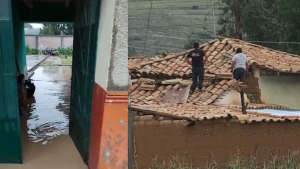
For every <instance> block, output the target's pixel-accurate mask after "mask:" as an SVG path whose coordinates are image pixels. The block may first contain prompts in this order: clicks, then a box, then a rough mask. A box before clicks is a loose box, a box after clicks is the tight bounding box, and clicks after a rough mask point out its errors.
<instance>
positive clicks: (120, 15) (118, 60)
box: [108, 0, 128, 91]
mask: <svg viewBox="0 0 300 169" xmlns="http://www.w3.org/2000/svg"><path fill="white" fill-rule="evenodd" d="M112 40H113V41H112V51H111V59H110V67H109V81H108V90H109V91H127V90H128V87H127V86H128V0H117V1H116V9H115V25H114V30H113V39H112Z"/></svg>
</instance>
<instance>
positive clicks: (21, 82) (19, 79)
mask: <svg viewBox="0 0 300 169" xmlns="http://www.w3.org/2000/svg"><path fill="white" fill-rule="evenodd" d="M17 82H18V101H19V111H20V114H27V111H26V107H27V105H26V102H25V100H24V92H25V75H24V74H19V75H18V77H17Z"/></svg>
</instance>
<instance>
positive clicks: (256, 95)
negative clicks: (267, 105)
mask: <svg viewBox="0 0 300 169" xmlns="http://www.w3.org/2000/svg"><path fill="white" fill-rule="evenodd" d="M258 80H259V79H258V78H257V77H255V76H254V75H253V74H251V75H249V76H248V77H247V78H246V84H247V86H248V88H247V89H246V91H245V92H246V94H247V97H248V98H249V100H250V102H251V103H261V100H260V97H261V92H260V89H259V84H258Z"/></svg>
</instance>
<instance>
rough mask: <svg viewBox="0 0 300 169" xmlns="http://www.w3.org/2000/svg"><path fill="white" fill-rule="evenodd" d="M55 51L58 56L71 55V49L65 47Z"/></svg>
mask: <svg viewBox="0 0 300 169" xmlns="http://www.w3.org/2000/svg"><path fill="white" fill-rule="evenodd" d="M57 51H58V53H59V54H60V55H69V56H72V55H73V48H72V47H67V48H57Z"/></svg>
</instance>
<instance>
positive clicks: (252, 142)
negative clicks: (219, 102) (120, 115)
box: [134, 116, 300, 169]
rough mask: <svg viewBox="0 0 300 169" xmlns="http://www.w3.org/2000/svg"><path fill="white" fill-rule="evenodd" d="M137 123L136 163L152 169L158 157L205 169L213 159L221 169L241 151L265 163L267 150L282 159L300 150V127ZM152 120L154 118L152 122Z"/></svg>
mask: <svg viewBox="0 0 300 169" xmlns="http://www.w3.org/2000/svg"><path fill="white" fill-rule="evenodd" d="M142 118H144V119H143V120H139V121H135V124H134V135H135V150H136V163H137V166H138V168H139V169H144V168H149V166H150V165H151V161H152V160H153V158H154V156H155V155H158V156H159V157H160V158H159V159H162V160H165V162H167V163H168V162H169V161H168V160H169V159H170V158H171V157H172V156H173V155H179V156H181V157H185V160H186V162H191V161H193V162H194V163H195V165H196V166H197V167H204V166H205V165H206V164H207V162H208V161H209V160H211V159H212V156H213V157H214V158H215V159H216V160H217V162H218V166H220V165H222V164H223V165H224V164H226V161H227V160H229V159H230V157H231V155H232V154H234V153H236V151H237V149H239V150H240V151H241V152H242V153H251V154H254V153H255V151H257V155H258V159H259V160H263V159H264V157H265V155H266V153H267V152H268V150H270V149H272V148H276V149H277V150H278V151H280V153H281V155H283V154H287V152H288V150H289V149H294V147H299V146H300V132H299V128H300V123H297V122H296V123H272V122H271V123H254V124H240V123H238V122H233V121H229V120H215V121H213V120H210V121H204V122H201V123H199V124H196V125H195V126H192V127H185V126H184V125H183V124H184V121H178V120H177V121H171V120H163V121H160V122H159V121H154V120H149V118H148V119H147V116H145V117H142ZM150 119H151V118H150ZM294 150H295V149H294Z"/></svg>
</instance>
